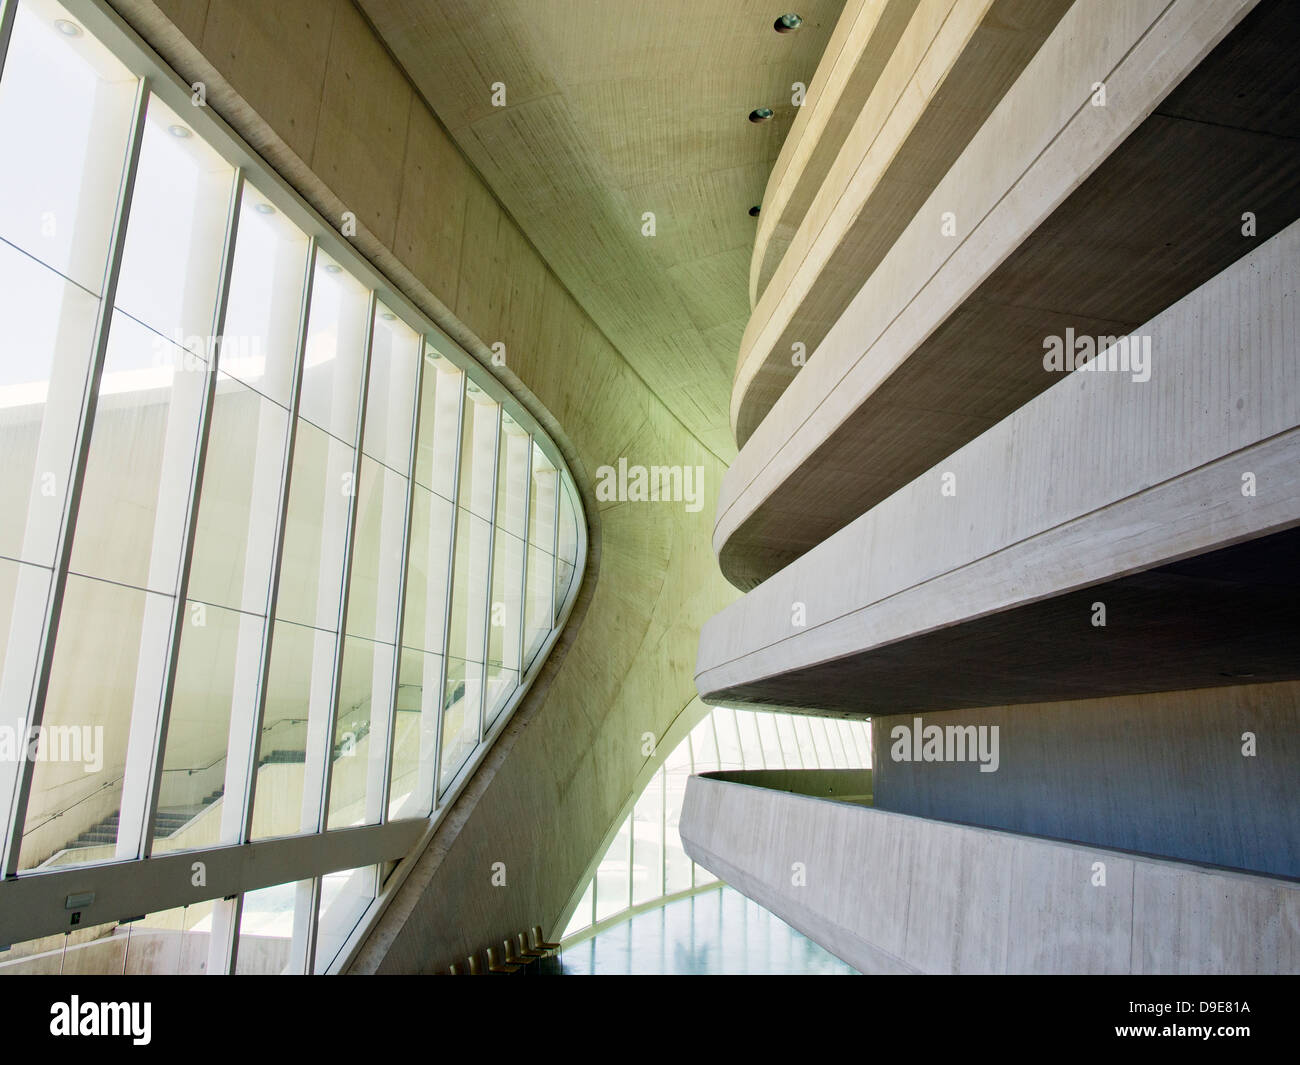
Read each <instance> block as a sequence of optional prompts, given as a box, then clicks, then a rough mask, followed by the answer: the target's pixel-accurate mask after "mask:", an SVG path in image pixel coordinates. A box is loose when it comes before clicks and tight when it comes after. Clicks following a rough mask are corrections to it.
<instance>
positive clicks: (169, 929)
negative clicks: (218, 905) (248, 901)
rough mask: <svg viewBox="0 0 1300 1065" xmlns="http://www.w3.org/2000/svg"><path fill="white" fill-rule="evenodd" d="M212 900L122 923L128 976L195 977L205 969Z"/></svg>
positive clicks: (210, 931) (209, 938)
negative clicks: (125, 939) (125, 940)
mask: <svg viewBox="0 0 1300 1065" xmlns="http://www.w3.org/2000/svg"><path fill="white" fill-rule="evenodd" d="M212 905H213V904H212V903H211V902H198V903H195V904H194V905H193V906H178V907H177V908H176V909H173V910H163V911H161V912H160V913H151V914H148V915H147V916H145V917H141V918H140V919H139V920H138V921H132V922H131V923H130V924H126V925H122V926H121V930H122V931H120V932H119V935H120V934H122V932H125V934H126V936H127V942H126V970H125V971H126V974H127V975H128V976H143V975H152V976H197V975H200V974H202V973H205V972H207V968H208V945H209V941H210V940H211V938H212Z"/></svg>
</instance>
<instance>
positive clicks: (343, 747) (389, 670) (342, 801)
mask: <svg viewBox="0 0 1300 1065" xmlns="http://www.w3.org/2000/svg"><path fill="white" fill-rule="evenodd" d="M392 688H393V648H392V646H391V645H390V644H382V643H374V642H372V641H370V640H362V639H358V638H356V637H354V636H348V637H346V638H345V640H344V644H343V674H342V680H341V686H340V688H339V701H338V703H339V705H338V717H337V719H336V720H335V724H334V747H333V750H332V752H331V755H330V759H331V768H330V804H329V820H328V824H327V827H329V828H347V827H348V826H350V825H366V824H370V825H373V824H378V823H379V819H380V818H379V815H380V807H379V801H380V789H381V788H382V786H383V778H384V774H385V773H387V772H388V764H387V758H386V739H387V729H388V708H389V705H390V703H391V702H392Z"/></svg>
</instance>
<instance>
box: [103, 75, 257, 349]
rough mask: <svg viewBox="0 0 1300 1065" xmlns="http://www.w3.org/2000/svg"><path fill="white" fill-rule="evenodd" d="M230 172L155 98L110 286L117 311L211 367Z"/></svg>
mask: <svg viewBox="0 0 1300 1065" xmlns="http://www.w3.org/2000/svg"><path fill="white" fill-rule="evenodd" d="M233 179H234V169H233V168H232V167H231V166H230V164H229V163H227V162H226V161H225V160H224V159H222V158H221V156H219V155H218V154H217V153H216V152H215V151H213V150H212V149H211V148H210V147H208V145H207V143H206V142H205V141H203V140H201V139H200V138H198V137H196V136H194V134H193V132H192V131H191V130H190V128H189V126H188V124H187V123H186V122H185V120H184V119H182V118H181V117H180V116H178V115H177V114H176V112H174V111H173V110H171V108H169V107H168V106H167V105H166V104H164V103H163V102H162V101H161V100H159V99H158V97H156V96H150V98H149V110H148V115H147V117H146V120H145V127H144V142H143V146H142V147H141V150H140V165H139V169H138V171H137V173H136V179H135V192H134V194H133V195H132V197H131V216H130V220H129V223H128V225H127V229H126V245H125V247H124V250H123V252H122V272H121V276H120V277H119V278H118V282H117V304H116V305H117V309H118V310H119V311H124V312H125V313H127V314H129V315H130V316H131V317H132V318H134V319H135V320H136V321H138V322H141V323H143V324H144V325H146V326H148V327H149V328H150V329H151V330H153V331H154V332H155V333H157V334H159V335H160V336H161V337H165V338H166V339H167V340H169V341H171V342H172V343H173V344H176V345H177V346H180V347H184V348H187V349H189V350H190V351H192V352H195V353H196V354H200V355H202V356H204V357H205V359H206V360H207V361H211V349H212V343H213V337H212V323H213V312H214V310H215V309H216V299H217V282H218V278H219V275H220V272H221V248H222V244H223V243H224V240H225V232H226V218H227V215H228V214H229V211H230V192H231V188H232V182H233Z"/></svg>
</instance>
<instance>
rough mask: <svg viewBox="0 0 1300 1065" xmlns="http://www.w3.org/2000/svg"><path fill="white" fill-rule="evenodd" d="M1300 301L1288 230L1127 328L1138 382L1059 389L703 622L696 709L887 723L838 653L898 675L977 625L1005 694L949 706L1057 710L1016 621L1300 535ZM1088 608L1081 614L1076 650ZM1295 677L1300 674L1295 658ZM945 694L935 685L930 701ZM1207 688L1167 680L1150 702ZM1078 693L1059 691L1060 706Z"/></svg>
mask: <svg viewBox="0 0 1300 1065" xmlns="http://www.w3.org/2000/svg"><path fill="white" fill-rule="evenodd" d="M1298 289H1300V223H1297V224H1293V225H1292V226H1290V227H1289V228H1288V229H1287V230H1286V231H1285V232H1283V233H1281V234H1279V235H1277V236H1276V237H1274V238H1273V239H1272V240H1270V241H1269V242H1267V243H1266V244H1265V245H1263V246H1262V247H1260V248H1258V249H1256V250H1255V251H1254V252H1252V253H1251V254H1250V255H1249V256H1247V257H1246V258H1244V259H1241V260H1239V261H1238V262H1236V263H1235V264H1233V265H1232V266H1231V267H1229V268H1228V269H1227V270H1225V271H1224V272H1223V273H1222V274H1220V275H1218V276H1217V277H1215V278H1213V279H1212V280H1211V281H1209V282H1207V283H1206V284H1205V285H1203V286H1202V287H1201V288H1200V289H1198V290H1197V291H1195V292H1193V293H1191V294H1190V295H1188V296H1187V297H1185V298H1184V299H1183V300H1181V301H1179V302H1178V303H1177V304H1175V305H1174V306H1173V307H1171V308H1169V309H1168V310H1167V311H1165V312H1164V313H1163V314H1161V315H1159V316H1158V317H1157V318H1156V319H1154V320H1153V321H1151V322H1150V323H1148V324H1147V325H1146V326H1144V327H1143V328H1142V329H1140V330H1139V331H1138V333H1139V334H1140V335H1143V336H1147V337H1149V338H1150V350H1151V359H1150V367H1149V371H1150V377H1149V380H1146V381H1135V380H1133V377H1134V374H1132V373H1122V372H1110V371H1105V372H1102V371H1092V372H1074V373H1069V374H1064V375H1061V380H1059V381H1058V382H1057V383H1056V384H1055V385H1053V386H1052V387H1051V388H1049V389H1048V390H1047V391H1046V392H1043V393H1041V394H1040V395H1038V396H1037V397H1035V398H1034V399H1033V400H1031V401H1030V402H1028V403H1027V404H1025V405H1024V406H1023V407H1021V408H1020V409H1019V410H1017V411H1016V412H1015V413H1014V414H1012V415H1011V416H1009V417H1008V418H1006V419H1004V420H1003V421H1002V422H1001V423H999V424H998V425H997V426H996V427H995V428H994V429H992V430H990V431H989V432H986V433H985V434H983V435H982V436H980V437H978V438H976V439H975V440H973V441H972V442H971V443H969V444H967V445H966V446H965V447H963V448H961V449H960V450H959V451H957V452H956V453H955V454H953V455H951V456H949V457H948V458H947V459H945V460H944V461H943V462H941V463H940V464H939V465H938V466H936V467H935V468H933V469H932V470H930V471H929V472H928V473H926V474H924V475H922V476H921V477H918V478H917V479H916V480H914V481H913V482H912V483H911V484H909V485H907V486H906V487H905V488H903V489H901V490H900V491H898V492H896V493H895V494H894V495H892V496H891V497H890V498H888V499H887V500H885V501H884V502H883V503H881V504H880V505H879V506H877V507H875V508H874V509H873V510H871V511H869V512H868V513H866V514H864V515H863V516H862V517H860V518H858V519H857V520H856V521H854V522H853V523H851V524H850V525H848V526H847V527H846V528H844V529H843V530H841V531H840V532H839V533H837V534H835V535H834V536H832V537H831V538H830V539H828V540H827V541H825V542H824V543H822V544H821V545H819V546H818V547H816V548H814V549H813V550H811V551H809V552H808V553H807V554H805V555H804V556H803V557H801V558H800V559H798V560H797V561H796V562H794V563H792V564H791V565H789V566H788V567H786V568H785V569H784V570H782V571H781V572H780V573H778V574H777V575H776V576H774V577H772V578H771V579H769V580H768V581H766V582H765V583H764V584H762V585H760V586H759V587H758V588H756V589H754V590H753V591H751V592H749V593H748V594H747V595H746V596H745V597H744V598H743V599H741V600H739V601H738V602H736V603H733V604H732V605H731V606H729V607H727V608H726V609H725V610H724V611H723V612H722V613H721V614H719V615H718V616H717V617H715V618H712V619H710V621H709V622H708V623H707V624H706V625H705V627H704V630H703V632H702V634H701V637H700V651H699V660H698V664H697V669H696V674H697V683H698V685H699V690H700V692H701V694H702V695H704V696H705V697H706V699H710V698H711V699H721V700H727V699H730V700H738V701H742V702H746V703H769V704H775V705H799V706H804V707H810V708H811V707H814V706H819V707H821V708H834V709H838V710H846V709H852V708H856V709H857V712H859V713H863V712H877V713H879V712H889V705H888V703H889V700H890V699H891V698H893V696H892V695H891V694H890V693H889V692H881V693H878V694H880V696H881V699H882V700H883V705H882V704H881V703H879V702H873V699H872V696H873V693H872V691H871V686H870V684H869V683H864V681H866V680H869V678H870V673H869V671H868V672H863V673H858V674H854V673H853V672H852V671H851V670H846V669H845V666H846V664H847V663H849V662H850V661H851V659H850V656H854V655H862V654H864V653H865V652H869V651H880V652H882V653H883V652H887V658H888V659H889V661H891V662H895V663H896V662H897V661H898V660H899V659H900V657H901V656H906V655H908V654H910V653H912V651H911V650H910V648H909V644H908V642H907V641H908V640H909V639H913V638H916V637H920V636H924V635H926V634H932V633H938V632H939V631H940V630H943V629H946V628H949V627H951V626H958V625H961V624H963V623H976V622H978V623H981V624H983V625H984V626H985V627H986V628H988V629H990V631H993V632H994V634H997V632H998V631H999V630H998V628H997V626H998V618H999V616H1000V617H1002V618H1003V620H1004V625H1003V629H1002V630H1001V631H1000V635H1001V646H1000V647H999V648H998V650H997V652H996V660H997V661H996V664H997V666H998V668H999V669H1000V670H1001V671H1002V674H1003V675H1004V677H1005V678H1006V681H1007V685H1006V686H1005V687H1004V689H1003V690H1001V691H999V690H997V689H996V687H994V688H992V689H990V690H987V691H983V692H982V693H981V698H980V700H979V701H976V700H974V699H972V700H971V701H969V702H965V703H960V702H959V703H957V704H955V705H992V704H997V703H999V702H1014V701H1023V700H1024V698H1025V697H1028V698H1029V699H1032V700H1044V699H1048V698H1051V697H1052V692H1051V691H1050V690H1049V691H1042V690H1039V691H1035V692H1029V693H1024V694H1022V693H1018V692H1017V690H1016V689H1015V688H1014V683H1013V682H1015V681H1016V679H1017V677H1018V675H1019V671H1021V670H1023V669H1024V668H1025V667H1027V666H1029V665H1031V664H1032V663H1031V659H1030V657H1029V656H1028V655H1025V656H1024V659H1023V661H1022V660H1021V659H1018V658H1017V654H1018V652H1019V651H1020V650H1022V649H1027V648H1031V647H1032V646H1033V645H1034V643H1035V641H1034V640H1033V639H1032V638H1026V639H1025V641H1024V643H1023V644H1022V643H1021V642H1020V638H1019V636H1018V634H1022V635H1023V633H1024V630H1023V628H1022V627H1021V624H1022V623H1021V622H1018V621H1017V619H1016V616H1015V614H1014V612H1013V610H1012V608H1016V607H1023V606H1026V605H1027V604H1035V603H1040V602H1042V601H1045V600H1049V599H1051V598H1053V597H1057V596H1063V595H1066V594H1067V593H1077V592H1081V590H1082V589H1086V588H1089V587H1091V586H1096V585H1102V584H1104V583H1105V582H1107V581H1113V580H1117V579H1121V578H1125V577H1128V576H1130V575H1133V574H1137V573H1140V572H1142V571H1144V570H1151V569H1153V568H1155V567H1158V566H1161V565H1165V564H1169V563H1172V562H1175V561H1177V560H1179V559H1184V558H1187V557H1189V556H1193V555H1198V554H1203V553H1205V552H1208V551H1213V550H1215V549H1217V548H1222V547H1226V546H1229V545H1232V544H1236V543H1239V542H1241V541H1244V540H1248V539H1251V538H1254V537H1259V536H1263V535H1265V534H1269V533H1276V532H1280V531H1282V530H1285V529H1288V528H1290V527H1291V526H1293V525H1295V524H1296V523H1297V522H1300V481H1297V477H1296V470H1297V468H1300V467H1298V465H1297V458H1298V457H1300V429H1297V428H1296V426H1297V425H1300V357H1298V356H1297V351H1298V348H1300V346H1298V343H1297V338H1298V337H1300V319H1298V317H1297V316H1298V314H1300V310H1298V308H1300V300H1297V298H1296V297H1297V290H1298ZM1097 594H1098V598H1099V599H1102V600H1104V599H1105V595H1104V593H1103V592H1102V591H1100V590H1099V591H1098V593H1097ZM1089 606H1090V604H1088V603H1084V604H1083V605H1082V606H1081V607H1080V608H1079V609H1080V611H1081V612H1083V613H1080V618H1079V620H1080V623H1081V627H1082V629H1083V631H1084V633H1085V636H1086V633H1087V631H1088V627H1087V614H1086V611H1088V610H1089ZM1169 606H1170V609H1175V608H1176V609H1178V610H1181V609H1182V605H1180V604H1178V603H1177V602H1176V601H1175V600H1170V601H1169ZM1117 620H1119V619H1117ZM1041 621H1042V619H1041V618H1039V619H1034V618H1033V617H1030V618H1028V623H1029V624H1031V625H1033V626H1035V627H1038V626H1041ZM1260 621H1261V622H1264V619H1262V618H1261V619H1260ZM1264 623H1265V624H1266V622H1264ZM1039 631H1042V630H1041V628H1040V629H1039ZM986 635H987V634H986ZM1226 635H1228V634H1227V633H1226V632H1225V636H1226ZM918 665H920V666H923V665H924V663H923V662H921V661H919V660H918ZM1291 665H1292V669H1293V670H1294V669H1295V668H1297V667H1300V661H1297V660H1296V656H1294V654H1293V655H1292V656H1291ZM1222 668H1223V669H1225V670H1229V671H1230V670H1231V669H1232V666H1231V665H1226V664H1225V665H1224V666H1223V667H1222ZM1242 668H1244V667H1242ZM837 672H838V673H840V674H841V675H840V676H839V679H838V680H837V678H836V674H837ZM783 675H789V682H788V683H787V682H785V681H783ZM1061 677H1062V679H1063V680H1064V679H1066V678H1067V677H1068V671H1064V670H1063V671H1062V672H1061ZM1049 679H1050V678H1049ZM1276 679H1283V677H1282V676H1278V677H1277V678H1276ZM947 680H948V678H947V677H946V676H943V675H941V676H932V677H931V682H930V691H931V694H932V697H933V698H935V701H936V703H940V700H939V693H940V692H941V691H942V689H943V688H944V686H945V684H946V683H947ZM1203 683H1208V682H1206V681H1203V680H1202V679H1200V678H1199V677H1198V678H1197V679H1196V680H1194V681H1192V682H1182V683H1180V682H1179V678H1178V677H1177V676H1175V677H1172V678H1167V677H1162V678H1161V682H1160V684H1158V685H1156V687H1159V686H1162V685H1163V686H1165V687H1196V686H1201V684H1203ZM1111 690H1118V691H1125V690H1128V691H1131V690H1144V689H1142V688H1141V687H1138V688H1137V689H1134V688H1132V687H1123V686H1120V687H1118V688H1116V689H1111ZM1145 690H1152V689H1151V688H1150V687H1148V688H1147V689H1145ZM800 691H802V692H803V693H804V694H803V695H802V696H801V695H800V694H799V692H800ZM1083 694H1085V692H1084V691H1082V690H1080V689H1077V688H1069V687H1065V686H1063V687H1062V688H1061V690H1060V691H1059V692H1058V693H1056V697H1059V698H1073V697H1080V696H1081V695H1083ZM904 705H906V704H904ZM942 705H946V706H948V707H951V706H953V705H954V703H952V702H947V703H946V704H942ZM895 706H896V707H897V703H896V704H895Z"/></svg>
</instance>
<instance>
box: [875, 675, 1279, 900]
mask: <svg viewBox="0 0 1300 1065" xmlns="http://www.w3.org/2000/svg"><path fill="white" fill-rule="evenodd" d="M915 716H919V717H920V718H921V721H922V723H923V726H925V725H931V724H934V725H940V726H948V725H967V724H973V725H977V726H980V725H983V726H989V727H993V726H996V727H997V728H998V756H999V764H998V768H997V771H996V772H991V773H982V772H980V771H979V769H978V767H977V766H976V765H975V764H973V763H970V762H963V763H949V762H924V761H923V762H914V761H911V762H909V761H902V760H899V761H895V760H894V759H893V757H892V756H891V750H892V749H893V746H894V741H893V740H892V739H891V731H892V730H893V729H894V728H895V727H897V726H899V725H906V726H908V727H909V728H913V721H914V717H915ZM871 732H872V744H873V747H872V750H873V760H874V761H875V767H874V768H875V774H874V775H875V805H876V807H877V808H879V809H886V810H894V811H897V812H898V813H905V814H915V815H917V816H920V817H932V818H939V819H941V820H945V821H963V822H967V823H970V824H977V825H987V826H989V827H991V828H1002V829H1007V830H1009V831H1012V832H1025V833H1030V834H1033V835H1040V836H1052V837H1055V838H1057V839H1068V840H1080V841H1083V842H1086V843H1090V844H1094V845H1096V846H1102V847H1115V848H1118V849H1120V850H1129V851H1142V852H1145V853H1148V854H1156V855H1162V856H1164V857H1169V858H1179V859H1185V860H1188V861H1195V862H1204V863H1207V864H1211V865H1224V866H1230V867H1233V868H1237V869H1248V870H1253V871H1256V872H1261V873H1272V874H1275V875H1279V876H1291V877H1300V820H1297V818H1296V816H1295V800H1296V789H1297V786H1298V783H1300V684H1296V683H1286V684H1259V685H1251V686H1249V687H1234V688H1209V689H1201V690H1199V691H1186V692H1162V693H1159V694H1156V695H1132V696H1126V697H1122V698H1115V699H1090V700H1085V701H1079V702H1064V703H1050V704H1040V705H1032V704H1031V705H1022V706H1014V707H1006V706H999V707H988V708H985V709H981V710H953V711H948V712H945V713H936V714H922V715H911V714H908V715H900V716H888V717H877V718H873V719H872V722H871ZM1246 732H1251V733H1253V734H1254V736H1255V751H1256V753H1255V754H1254V755H1253V756H1245V755H1243V753H1242V751H1243V746H1244V744H1243V739H1242V736H1243V734H1244V733H1246ZM899 753H902V751H900V752H899Z"/></svg>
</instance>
